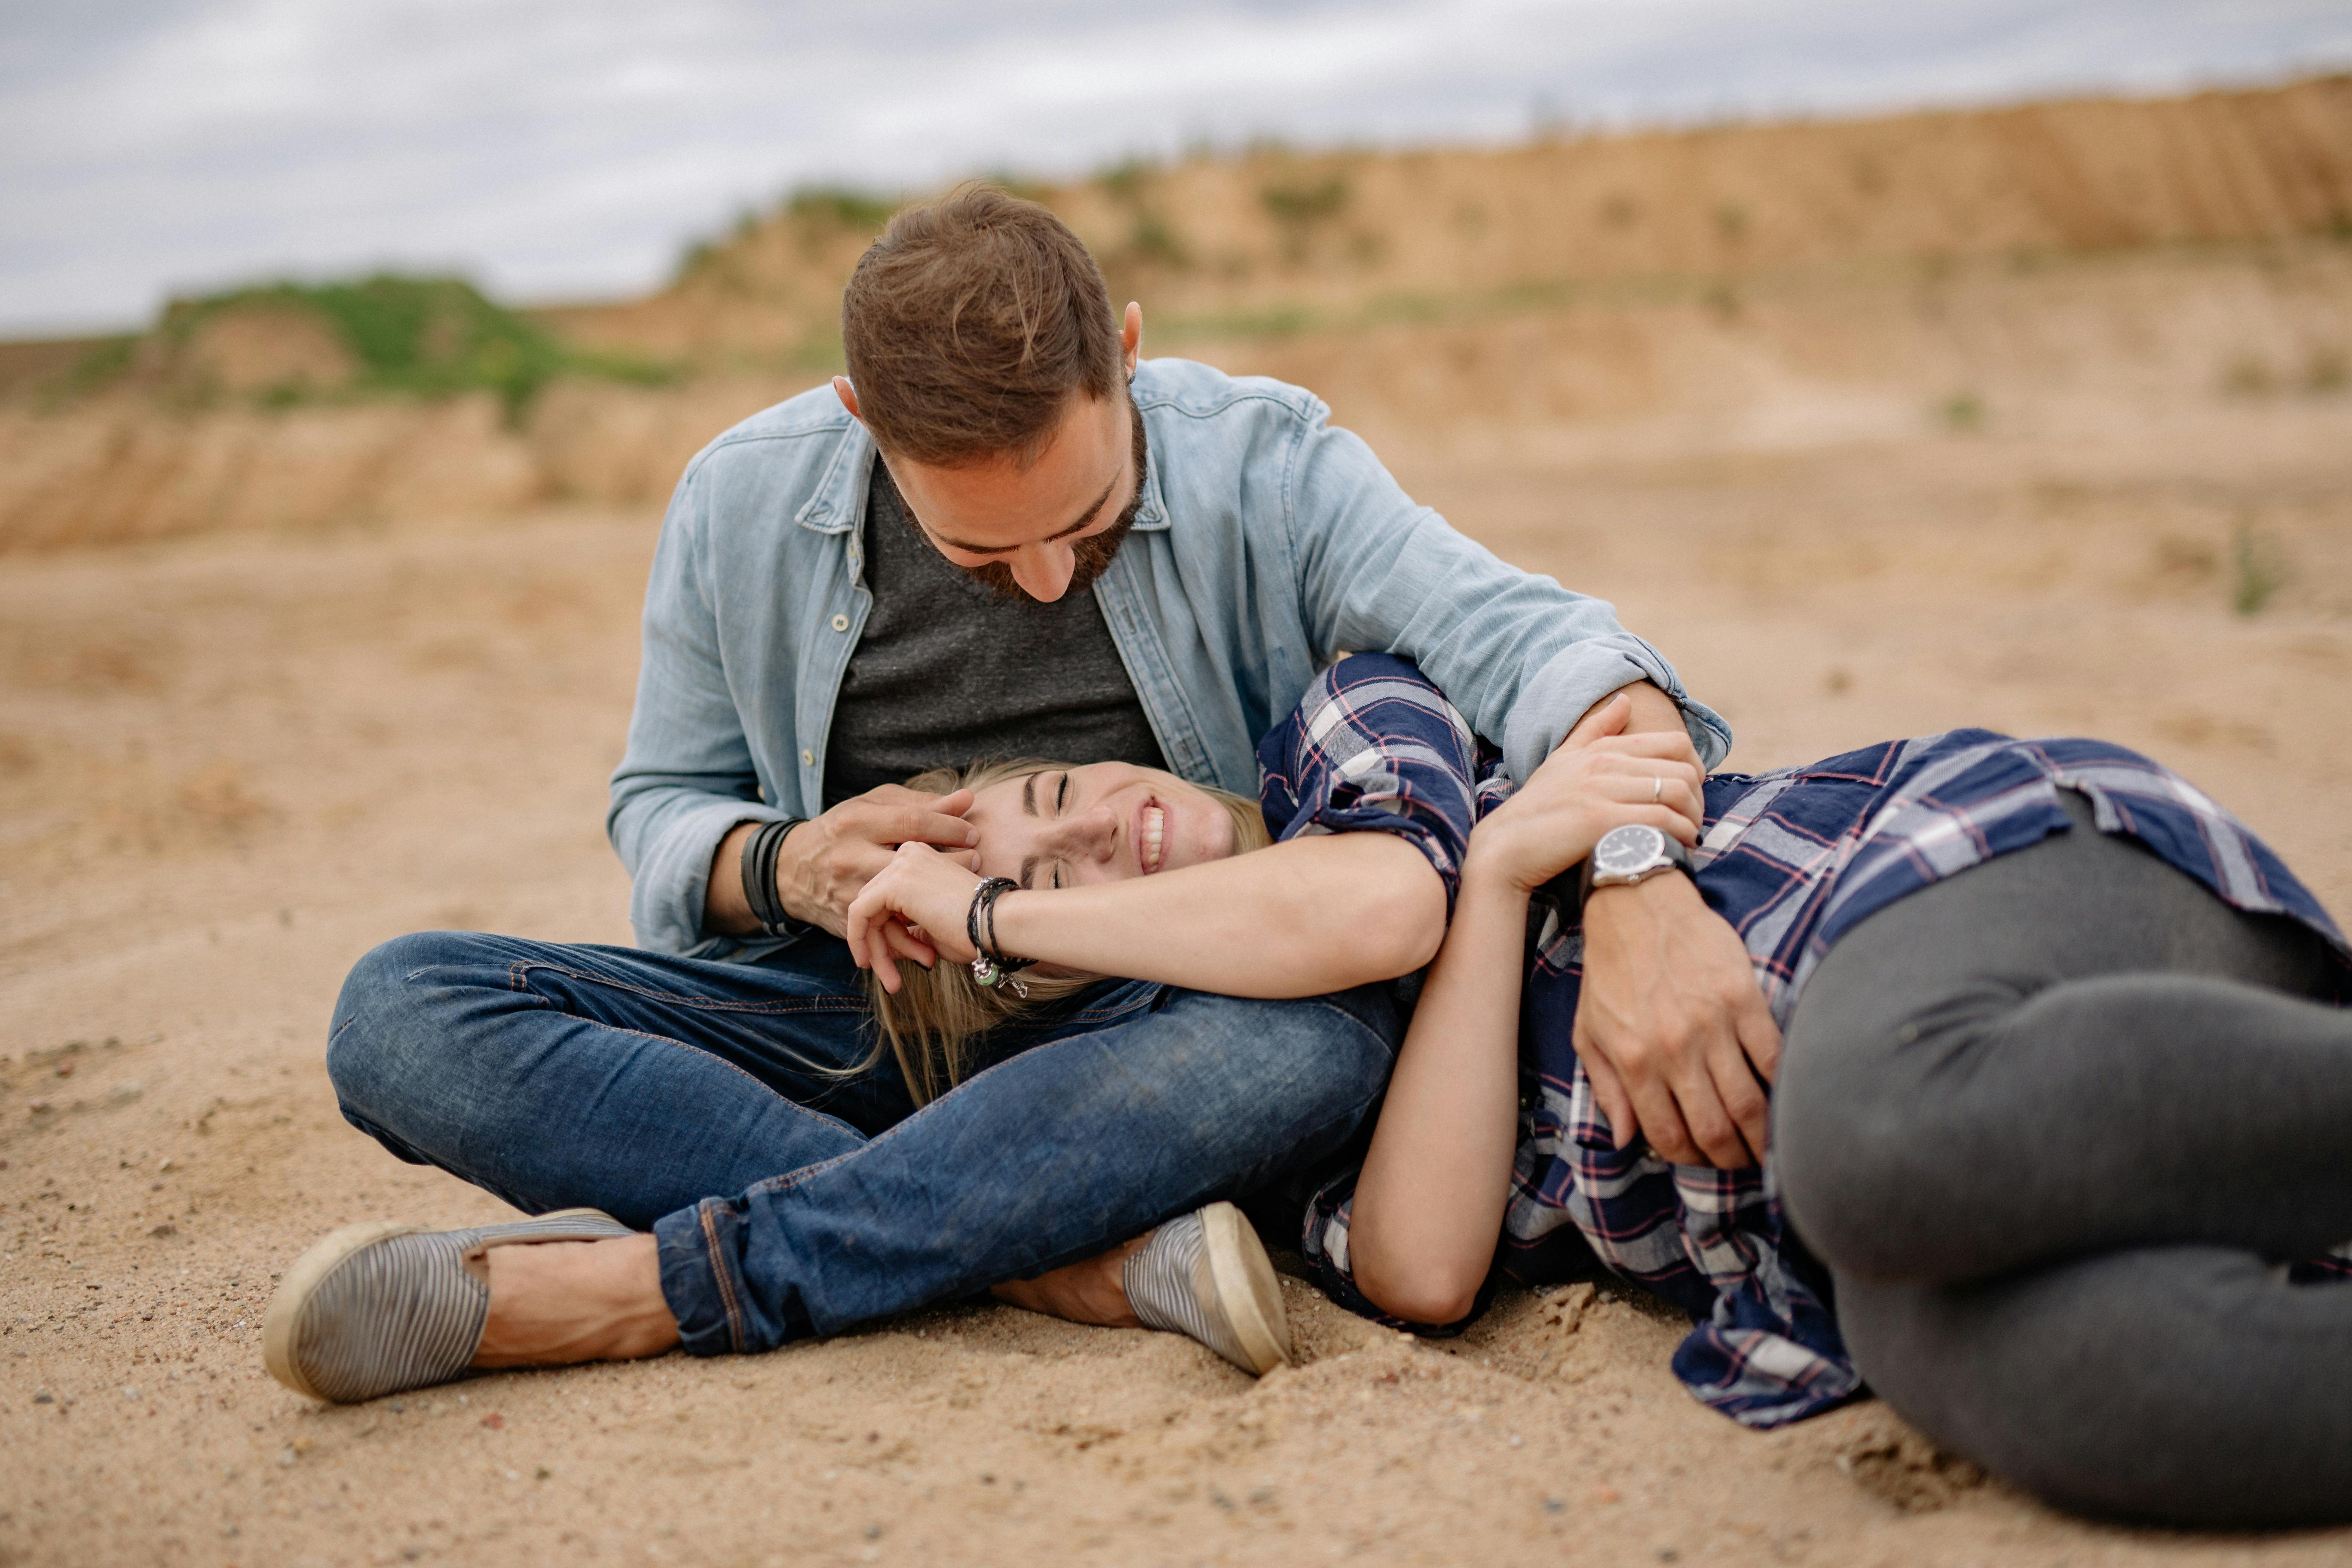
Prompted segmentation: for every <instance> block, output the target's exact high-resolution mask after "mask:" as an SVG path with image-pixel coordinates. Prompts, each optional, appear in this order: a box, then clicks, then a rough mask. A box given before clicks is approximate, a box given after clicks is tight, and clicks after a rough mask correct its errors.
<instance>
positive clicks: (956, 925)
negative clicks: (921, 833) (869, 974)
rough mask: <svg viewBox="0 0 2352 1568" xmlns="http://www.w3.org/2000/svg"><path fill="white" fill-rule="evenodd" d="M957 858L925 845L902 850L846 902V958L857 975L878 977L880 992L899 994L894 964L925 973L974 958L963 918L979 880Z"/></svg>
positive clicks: (896, 967)
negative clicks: (857, 970)
mask: <svg viewBox="0 0 2352 1568" xmlns="http://www.w3.org/2000/svg"><path fill="white" fill-rule="evenodd" d="M964 860H965V857H964V856H961V855H942V854H940V852H939V851H938V850H936V849H934V848H932V847H930V846H929V845H928V844H901V845H900V846H898V852H897V853H896V854H894V855H892V856H891V857H890V861H889V864H887V865H886V866H884V867H883V868H882V869H881V870H879V871H877V872H876V873H875V875H874V877H873V879H871V880H869V881H868V882H867V883H866V886H865V888H864V889H863V890H861V891H860V892H859V893H858V895H857V897H856V898H855V899H853V900H850V904H849V914H848V920H847V923H846V928H845V930H844V931H843V933H842V934H843V935H844V936H845V937H846V938H847V939H848V942H849V955H850V956H851V957H852V958H854V959H856V961H857V967H858V968H860V969H871V970H872V971H874V973H876V974H877V975H879V976H880V977H881V980H882V989H884V990H885V991H887V992H889V993H890V994H892V995H894V996H895V995H897V994H898V962H897V961H898V959H901V958H904V959H908V960H911V961H912V962H914V963H919V964H921V965H922V966H923V967H924V968H926V969H929V967H930V966H931V965H932V964H934V963H937V962H939V960H940V956H941V955H942V954H944V955H945V956H946V957H948V958H949V959H951V960H953V961H954V962H955V963H971V960H972V959H973V958H975V957H976V956H978V955H977V954H976V953H974V952H973V951H972V946H971V940H970V939H969V938H968V937H967V936H966V935H965V934H964V917H965V916H966V915H967V914H968V913H969V912H970V911H971V896H972V892H973V890H974V889H977V888H978V887H979V886H980V878H979V877H978V876H977V875H976V874H975V873H973V872H972V871H971V869H970V868H968V867H966V866H965V864H964Z"/></svg>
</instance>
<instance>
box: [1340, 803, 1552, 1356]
mask: <svg viewBox="0 0 2352 1568" xmlns="http://www.w3.org/2000/svg"><path fill="white" fill-rule="evenodd" d="M1527 918H1528V893H1527V891H1526V889H1524V888H1522V887H1519V886H1518V885H1517V883H1516V882H1515V881H1514V879H1511V878H1509V877H1507V876H1500V875H1489V874H1486V868H1485V867H1484V866H1483V865H1482V864H1481V863H1480V862H1479V861H1478V858H1477V857H1476V854H1475V848H1474V852H1473V857H1472V864H1471V865H1470V866H1468V867H1465V868H1464V872H1463V879H1462V890H1461V892H1460V893H1459V894H1458V895H1457V896H1456V899H1455V900H1454V929H1453V930H1452V931H1449V932H1448V933H1447V934H1446V938H1445V946H1444V950H1443V951H1442V952H1440V953H1439V954H1438V956H1437V962H1436V963H1434V964H1433V965H1432V966H1431V968H1430V972H1429V978H1428V980H1427V982H1426V983H1425V984H1423V987H1422V993H1421V1000H1420V1002H1419V1004H1418V1005H1416V1006H1415V1007H1414V1009H1413V1017H1412V1027H1411V1028H1410V1029H1409V1030H1408V1031H1407V1032H1406V1034H1405V1040H1404V1046H1403V1048H1402V1050H1401V1051H1400V1052H1399V1053H1398V1055H1397V1065H1396V1074H1395V1076H1394V1077H1393V1078H1392V1079H1390V1082H1389V1092H1388V1098H1387V1100H1386V1101H1385V1102H1384V1103H1383V1104H1382V1106H1381V1119H1380V1123H1379V1125H1378V1127H1376V1128H1375V1129H1374V1131H1373V1133H1372V1144H1371V1149H1370V1152H1369V1153H1368V1154H1367V1155H1366V1157H1365V1160H1364V1168H1363V1172H1362V1173H1361V1174H1360V1176H1358V1178H1357V1181H1356V1196H1355V1205H1354V1211H1353V1214H1352V1216H1351V1218H1350V1221H1349V1227H1348V1256H1349V1264H1350V1266H1351V1268H1352V1270H1353V1272H1354V1275H1355V1279H1356V1288H1357V1289H1360V1290H1361V1291H1362V1292H1363V1293H1364V1294H1365V1295H1366V1296H1367V1297H1368V1298H1370V1300H1371V1301H1372V1302H1373V1304H1375V1305H1376V1306H1378V1307H1380V1308H1381V1310H1383V1311H1388V1312H1393V1313H1395V1314H1396V1315H1397V1316H1398V1317H1401V1318H1404V1319H1407V1320H1410V1321H1413V1322H1421V1323H1449V1322H1453V1321H1456V1320H1458V1319H1460V1318H1462V1317H1464V1316H1465V1315H1466V1314H1467V1313H1468V1312H1469V1310H1470V1308H1471V1305H1472V1304H1473V1302H1474V1301H1475V1300H1476V1297H1477V1294H1478V1288H1479V1285H1480V1284H1481V1282H1482V1281H1484V1279H1486V1270H1487V1268H1488V1267H1489V1266H1490V1265H1491V1263H1492V1262H1493V1259H1494V1256H1495V1242H1496V1237H1498V1236H1499V1235H1500V1234H1501V1232H1502V1225H1503V1210H1504V1206H1505V1205H1506V1203H1507V1201H1508V1198H1509V1194H1510V1179H1511V1161H1512V1158H1513V1154H1514V1152H1515V1150H1516V1147H1517V1133H1518V1033H1519V988H1520V985H1521V984H1522V979H1523V976H1522V971H1521V966H1522V964H1523V963H1524V962H1525V958H1524V948H1525V944H1526V941H1527Z"/></svg>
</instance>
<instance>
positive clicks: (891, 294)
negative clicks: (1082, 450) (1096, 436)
mask: <svg viewBox="0 0 2352 1568" xmlns="http://www.w3.org/2000/svg"><path fill="white" fill-rule="evenodd" d="M841 346H842V349H843V351H844V353H845V355H846V356H847V358H848V361H849V379H850V381H851V382H852V384H855V385H856V388H857V409H858V415H859V417H861V418H862V419H864V420H865V421H866V428H867V429H868V430H871V431H872V432H873V433H874V439H875V441H876V443H877V444H878V445H879V446H880V447H882V449H883V450H885V451H887V452H888V453H890V454H891V455H892V456H894V457H898V456H903V457H907V458H912V459H913V460H915V461H916V462H919V463H931V464H936V465H940V466H942V467H951V466H955V465H960V464H965V463H974V462H982V461H986V460H987V459H989V458H996V457H1000V456H1003V455H1006V454H1011V455H1012V456H1013V457H1014V458H1016V459H1017V460H1020V461H1024V462H1025V461H1027V460H1028V459H1029V458H1033V457H1034V456H1035V454H1036V451H1037V449H1038V447H1039V445H1040V443H1041V441H1042V439H1043V438H1044V437H1045V436H1046V435H1047V434H1048V433H1049V432H1050V431H1051V430H1052V429H1053V428H1054V427H1055V424H1056V423H1057V422H1058V421H1059V420H1060V418H1061V416H1062V412H1063V409H1064V408H1065V407H1066V405H1067V404H1068V402H1069V397H1070V394H1071V393H1073V392H1080V391H1082V392H1085V393H1086V394H1087V395H1089V396H1092V397H1108V396H1110V395H1112V394H1113V393H1115V392H1116V391H1118V388H1119V386H1120V384H1121V382H1122V381H1123V379H1124V377H1125V370H1126V367H1125V364H1124V363H1123V359H1124V352H1123V350H1122V348H1121V345H1120V343H1119V330H1118V322H1117V321H1115V320H1114V319H1113V318H1112V316H1111V310H1110V291H1109V290H1108V289H1105V288H1104V287H1103V277H1102V270H1101V268H1097V266H1096V265H1095V258H1093V257H1092V256H1091V255H1089V254H1088V253H1087V247H1085V246H1084V245H1083V244H1081V243H1080V242H1079V240H1078V237H1077V236H1076V235H1075V234H1072V233H1071V232H1070V231H1069V229H1068V227H1067V226H1065V225H1064V224H1063V222H1062V220H1061V219H1060V218H1057V217H1055V216H1054V215H1053V214H1052V213H1050V212H1047V211H1046V210H1045V208H1044V207H1042V206H1039V205H1037V204H1036V203H1035V202H1027V201H1023V200H1021V199H1020V198H1019V197H1017V196H1009V195H1005V194H1004V193H1003V191H999V190H994V189H992V188H991V187H989V186H986V185H968V186H965V187H963V188H962V189H961V190H958V191H955V192H953V193H952V194H950V195H947V196H945V197H942V198H941V199H940V200H938V201H936V202H926V203H923V204H922V205H918V206H911V207H908V208H905V209H904V210H902V211H901V212H899V213H898V216H895V217H893V218H892V219H891V220H890V226H889V227H887V228H886V229H884V230H883V231H882V237H881V238H879V239H877V240H876V241H875V242H874V244H873V246H872V247H869V248H868V249H867V250H866V254H865V256H864V257H863V258H860V259H859V261H858V263H857V270H856V272H854V273H852V274H851V275H850V279H849V287H848V289H846V290H845V292H844V293H843V294H842V297H841Z"/></svg>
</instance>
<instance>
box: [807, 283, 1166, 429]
mask: <svg viewBox="0 0 2352 1568" xmlns="http://www.w3.org/2000/svg"><path fill="white" fill-rule="evenodd" d="M1133 308H1134V307H1132V306H1129V310H1132V309H1133ZM833 395H835V397H838V398H840V399H841V405H842V406H843V407H844V408H846V409H848V410H849V416H850V417H851V418H852V419H855V420H856V421H857V422H858V423H859V424H861V425H863V424H864V423H866V416H864V415H862V414H860V413H858V412H857V388H856V387H854V386H852V385H850V384H849V378H848V377H847V376H845V375H836V376H835V377H834V378H833Z"/></svg>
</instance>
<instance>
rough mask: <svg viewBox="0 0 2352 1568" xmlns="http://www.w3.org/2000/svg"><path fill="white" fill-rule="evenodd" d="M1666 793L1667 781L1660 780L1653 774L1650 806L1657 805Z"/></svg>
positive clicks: (1651, 776) (1651, 777)
mask: <svg viewBox="0 0 2352 1568" xmlns="http://www.w3.org/2000/svg"><path fill="white" fill-rule="evenodd" d="M1665 793H1666V781H1665V780H1664V779H1663V778H1660V777H1659V776H1658V775H1657V774H1656V773H1652V774H1651V775H1650V804H1651V805H1657V804H1658V799H1659V797H1660V796H1662V795H1664V794H1665Z"/></svg>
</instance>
